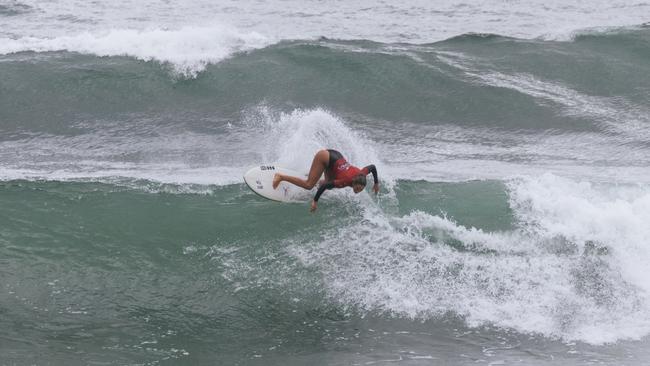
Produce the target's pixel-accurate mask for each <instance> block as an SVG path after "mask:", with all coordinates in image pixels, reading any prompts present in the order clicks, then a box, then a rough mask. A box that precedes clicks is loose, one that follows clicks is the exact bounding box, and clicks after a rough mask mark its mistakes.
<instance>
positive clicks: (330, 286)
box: [290, 175, 650, 344]
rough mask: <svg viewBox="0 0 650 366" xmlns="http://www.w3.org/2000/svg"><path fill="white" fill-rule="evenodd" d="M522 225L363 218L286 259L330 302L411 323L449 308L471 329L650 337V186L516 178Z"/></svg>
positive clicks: (602, 339) (368, 210)
mask: <svg viewBox="0 0 650 366" xmlns="http://www.w3.org/2000/svg"><path fill="white" fill-rule="evenodd" d="M510 190H511V200H512V207H513V209H514V210H515V213H516V215H517V216H518V217H519V219H520V220H521V226H520V228H519V229H517V230H514V231H512V232H493V233H490V232H484V231H482V230H478V229H473V228H466V227H463V226H460V225H458V224H456V223H454V222H453V221H451V220H449V219H446V218H442V217H438V216H435V215H431V214H429V213H424V212H417V211H416V212H412V213H411V214H408V215H406V216H403V217H391V216H387V215H386V214H384V213H383V212H381V211H380V210H378V209H376V208H375V206H374V205H372V204H369V203H366V204H364V205H363V206H364V207H365V208H364V212H363V218H362V219H360V220H358V221H356V222H353V223H351V224H350V225H349V226H346V227H342V228H337V229H333V230H331V231H330V232H329V233H327V235H325V236H324V237H322V238H320V239H319V240H318V241H315V242H311V243H308V244H304V243H301V245H295V246H292V247H291V248H290V252H291V253H293V254H294V255H295V256H296V257H297V258H299V259H300V260H301V261H302V262H303V264H304V265H306V266H307V267H310V268H313V269H315V270H318V271H320V273H321V274H322V276H323V281H324V285H325V287H326V290H327V291H328V294H329V295H330V297H331V299H332V300H333V301H336V302H338V303H340V304H341V305H343V306H352V307H356V308H358V309H361V311H372V312H386V313H391V314H395V315H398V316H405V317H410V318H424V319H427V318H431V317H441V316H445V315H446V314H447V313H448V312H453V313H456V314H459V315H460V316H462V317H464V318H465V320H466V321H467V323H468V324H469V325H471V326H479V325H484V324H492V325H496V326H499V327H507V328H512V329H516V330H518V331H522V332H529V333H541V334H543V335H545V336H550V337H559V338H563V339H566V340H581V341H585V342H589V343H594V344H600V343H606V342H614V341H616V340H619V339H639V338H641V337H643V336H645V335H647V334H649V333H650V296H649V295H650V292H649V291H650V289H649V288H648V286H647V272H646V271H645V270H644V268H645V267H644V263H647V262H648V260H650V253H649V250H648V243H650V232H648V229H647V225H644V224H643V223H644V222H647V220H648V215H650V201H649V199H650V188H649V187H627V188H624V189H620V188H616V187H600V188H597V187H594V186H592V185H590V184H588V183H582V182H574V181H570V180H567V179H563V178H559V177H557V176H553V175H544V176H541V177H538V178H520V179H516V180H513V181H511V182H510Z"/></svg>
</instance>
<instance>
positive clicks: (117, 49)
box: [0, 25, 272, 76]
mask: <svg viewBox="0 0 650 366" xmlns="http://www.w3.org/2000/svg"><path fill="white" fill-rule="evenodd" d="M271 42H272V40H271V39H270V38H268V37H265V36H263V35H261V34H259V33H256V32H240V31H237V30H236V29H234V28H232V27H226V26H222V25H214V26H202V27H198V26H184V27H182V28H179V29H176V30H171V29H163V28H153V29H144V30H134V29H112V30H108V31H103V32H98V31H94V32H83V33H80V34H76V35H71V36H59V37H55V38H39V37H33V36H26V37H21V38H18V39H10V38H0V54H11V53H16V52H22V51H35V52H47V51H62V50H64V51H70V52H79V53H86V54H93V55H97V56H131V57H135V58H137V59H139V60H144V61H152V60H155V61H159V62H162V63H166V64H169V65H171V67H172V68H173V70H174V71H175V72H177V73H180V74H183V75H185V76H196V74H197V73H198V72H200V71H202V70H204V69H205V67H206V65H208V64H211V63H216V62H219V61H221V60H223V59H225V58H227V57H229V56H231V55H232V54H234V53H236V52H241V51H248V50H251V49H255V48H261V47H264V46H266V45H268V44H270V43H271Z"/></svg>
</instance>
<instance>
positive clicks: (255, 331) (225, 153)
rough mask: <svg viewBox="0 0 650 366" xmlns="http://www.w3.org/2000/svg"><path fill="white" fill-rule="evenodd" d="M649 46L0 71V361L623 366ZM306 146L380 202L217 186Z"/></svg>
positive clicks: (638, 312) (635, 300) (8, 59)
mask: <svg viewBox="0 0 650 366" xmlns="http://www.w3.org/2000/svg"><path fill="white" fill-rule="evenodd" d="M2 9H4V8H2V7H0V11H4V10H2ZM11 11H12V12H13V11H14V10H11ZM12 16H13V15H12ZM649 42H650V32H649V31H648V29H647V27H642V26H639V27H631V28H623V29H615V30H612V31H610V32H593V33H589V32H586V33H585V34H582V35H576V36H575V37H574V38H573V39H571V40H569V41H551V40H542V39H537V40H523V39H516V38H510V37H503V36H498V35H491V34H485V35H484V34H467V35H463V36H458V37H454V38H451V39H448V40H445V41H442V42H436V43H427V44H409V43H379V42H373V41H368V40H335V39H328V38H320V39H311V40H290V41H287V40H285V41H280V42H278V43H274V44H271V45H269V46H266V47H262V48H256V49H252V50H246V51H242V52H237V53H235V54H233V55H231V56H230V57H228V58H225V59H223V60H219V62H212V63H210V62H208V63H206V64H205V65H203V66H204V67H203V68H202V69H200V70H199V71H198V72H196V73H195V74H192V73H189V74H187V73H182V72H179V70H178V69H177V68H175V65H174V64H173V63H169V62H161V61H157V60H155V59H154V60H148V61H143V60H141V59H136V58H133V57H129V56H115V55H111V56H98V55H91V54H86V53H78V52H70V51H52V52H35V51H25V52H16V53H7V54H3V55H1V56H0V180H1V181H0V329H2V331H1V332H0V364H3V365H4V364H6V365H23V364H25V365H26V364H37V365H90V364H92V365H94V364H102V365H105V364H111V365H112V364H119V365H123V364H129V365H136V364H137V365H141V364H146V365H158V364H169V365H172V364H173V365H176V364H182V365H185V364H186V365H196V364H217V365H221V364H224V365H231V364H236V365H249V364H250V365H304V364H308V363H309V364H316V365H352V364H365V365H369V364H392V363H396V362H397V363H404V364H408V365H430V364H436V365H470V364H472V365H474V364H477V363H478V364H493V365H494V364H525V365H549V364H556V363H561V364H566V365H587V364H607V365H610V364H611V365H614V364H616V365H640V364H645V363H647V361H648V360H650V354H648V351H647V349H648V347H647V345H648V338H647V335H648V333H649V332H650V305H649V304H650V299H649V298H648V296H649V295H648V294H649V291H650V288H648V284H647V271H646V268H647V261H648V259H650V251H649V249H648V248H649V246H648V243H649V240H650V232H649V231H648V226H647V225H646V224H645V223H646V222H647V220H648V219H650V186H649V184H650V179H649V178H650V176H649V175H648V171H647V166H648V162H649V161H650V150H649V149H650V145H649V144H648V138H650V114H649V111H650V103H648V100H650V78H649V77H648V75H650V72H649V71H650V70H649V69H650V63H649V62H648V59H649V58H648V57H649V56H650V51H649V49H650V47H649V46H650V43H649ZM324 147H331V148H336V149H338V150H340V151H341V152H343V154H344V155H345V156H346V157H347V158H348V159H349V160H350V161H351V162H352V163H354V164H356V165H360V166H363V165H364V164H368V163H374V164H376V165H377V168H378V170H379V177H380V180H381V192H380V194H379V196H376V197H375V196H373V195H372V194H370V192H364V193H362V194H359V195H354V194H352V192H350V191H349V190H347V191H346V190H339V191H336V192H334V191H332V192H327V193H326V194H325V195H324V196H323V199H322V200H321V201H320V203H319V209H318V211H317V212H316V213H314V214H310V213H309V211H308V208H309V207H308V203H304V204H303V203H296V204H279V203H276V202H272V201H268V200H265V199H263V198H260V197H259V196H257V195H255V194H254V193H253V192H251V191H250V190H249V189H248V188H247V187H246V185H245V184H243V182H242V178H241V177H242V175H243V173H244V172H245V171H246V170H247V169H249V168H250V167H253V166H255V165H258V164H260V163H277V164H279V165H281V166H286V167H288V168H291V169H294V170H299V171H306V169H308V166H309V163H310V161H311V158H312V156H313V153H314V152H315V151H317V150H318V149H320V148H324ZM367 191H369V190H367Z"/></svg>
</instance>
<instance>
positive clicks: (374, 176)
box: [363, 164, 379, 184]
mask: <svg viewBox="0 0 650 366" xmlns="http://www.w3.org/2000/svg"><path fill="white" fill-rule="evenodd" d="M363 169H364V170H365V171H367V172H368V173H372V179H374V180H375V184H379V178H377V168H376V167H375V164H370V165H368V166H367V167H365V168H363Z"/></svg>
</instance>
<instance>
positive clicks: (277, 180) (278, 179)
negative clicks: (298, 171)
mask: <svg viewBox="0 0 650 366" xmlns="http://www.w3.org/2000/svg"><path fill="white" fill-rule="evenodd" d="M280 182H282V176H281V175H280V173H275V175H274V176H273V189H278V185H279V184H280Z"/></svg>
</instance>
